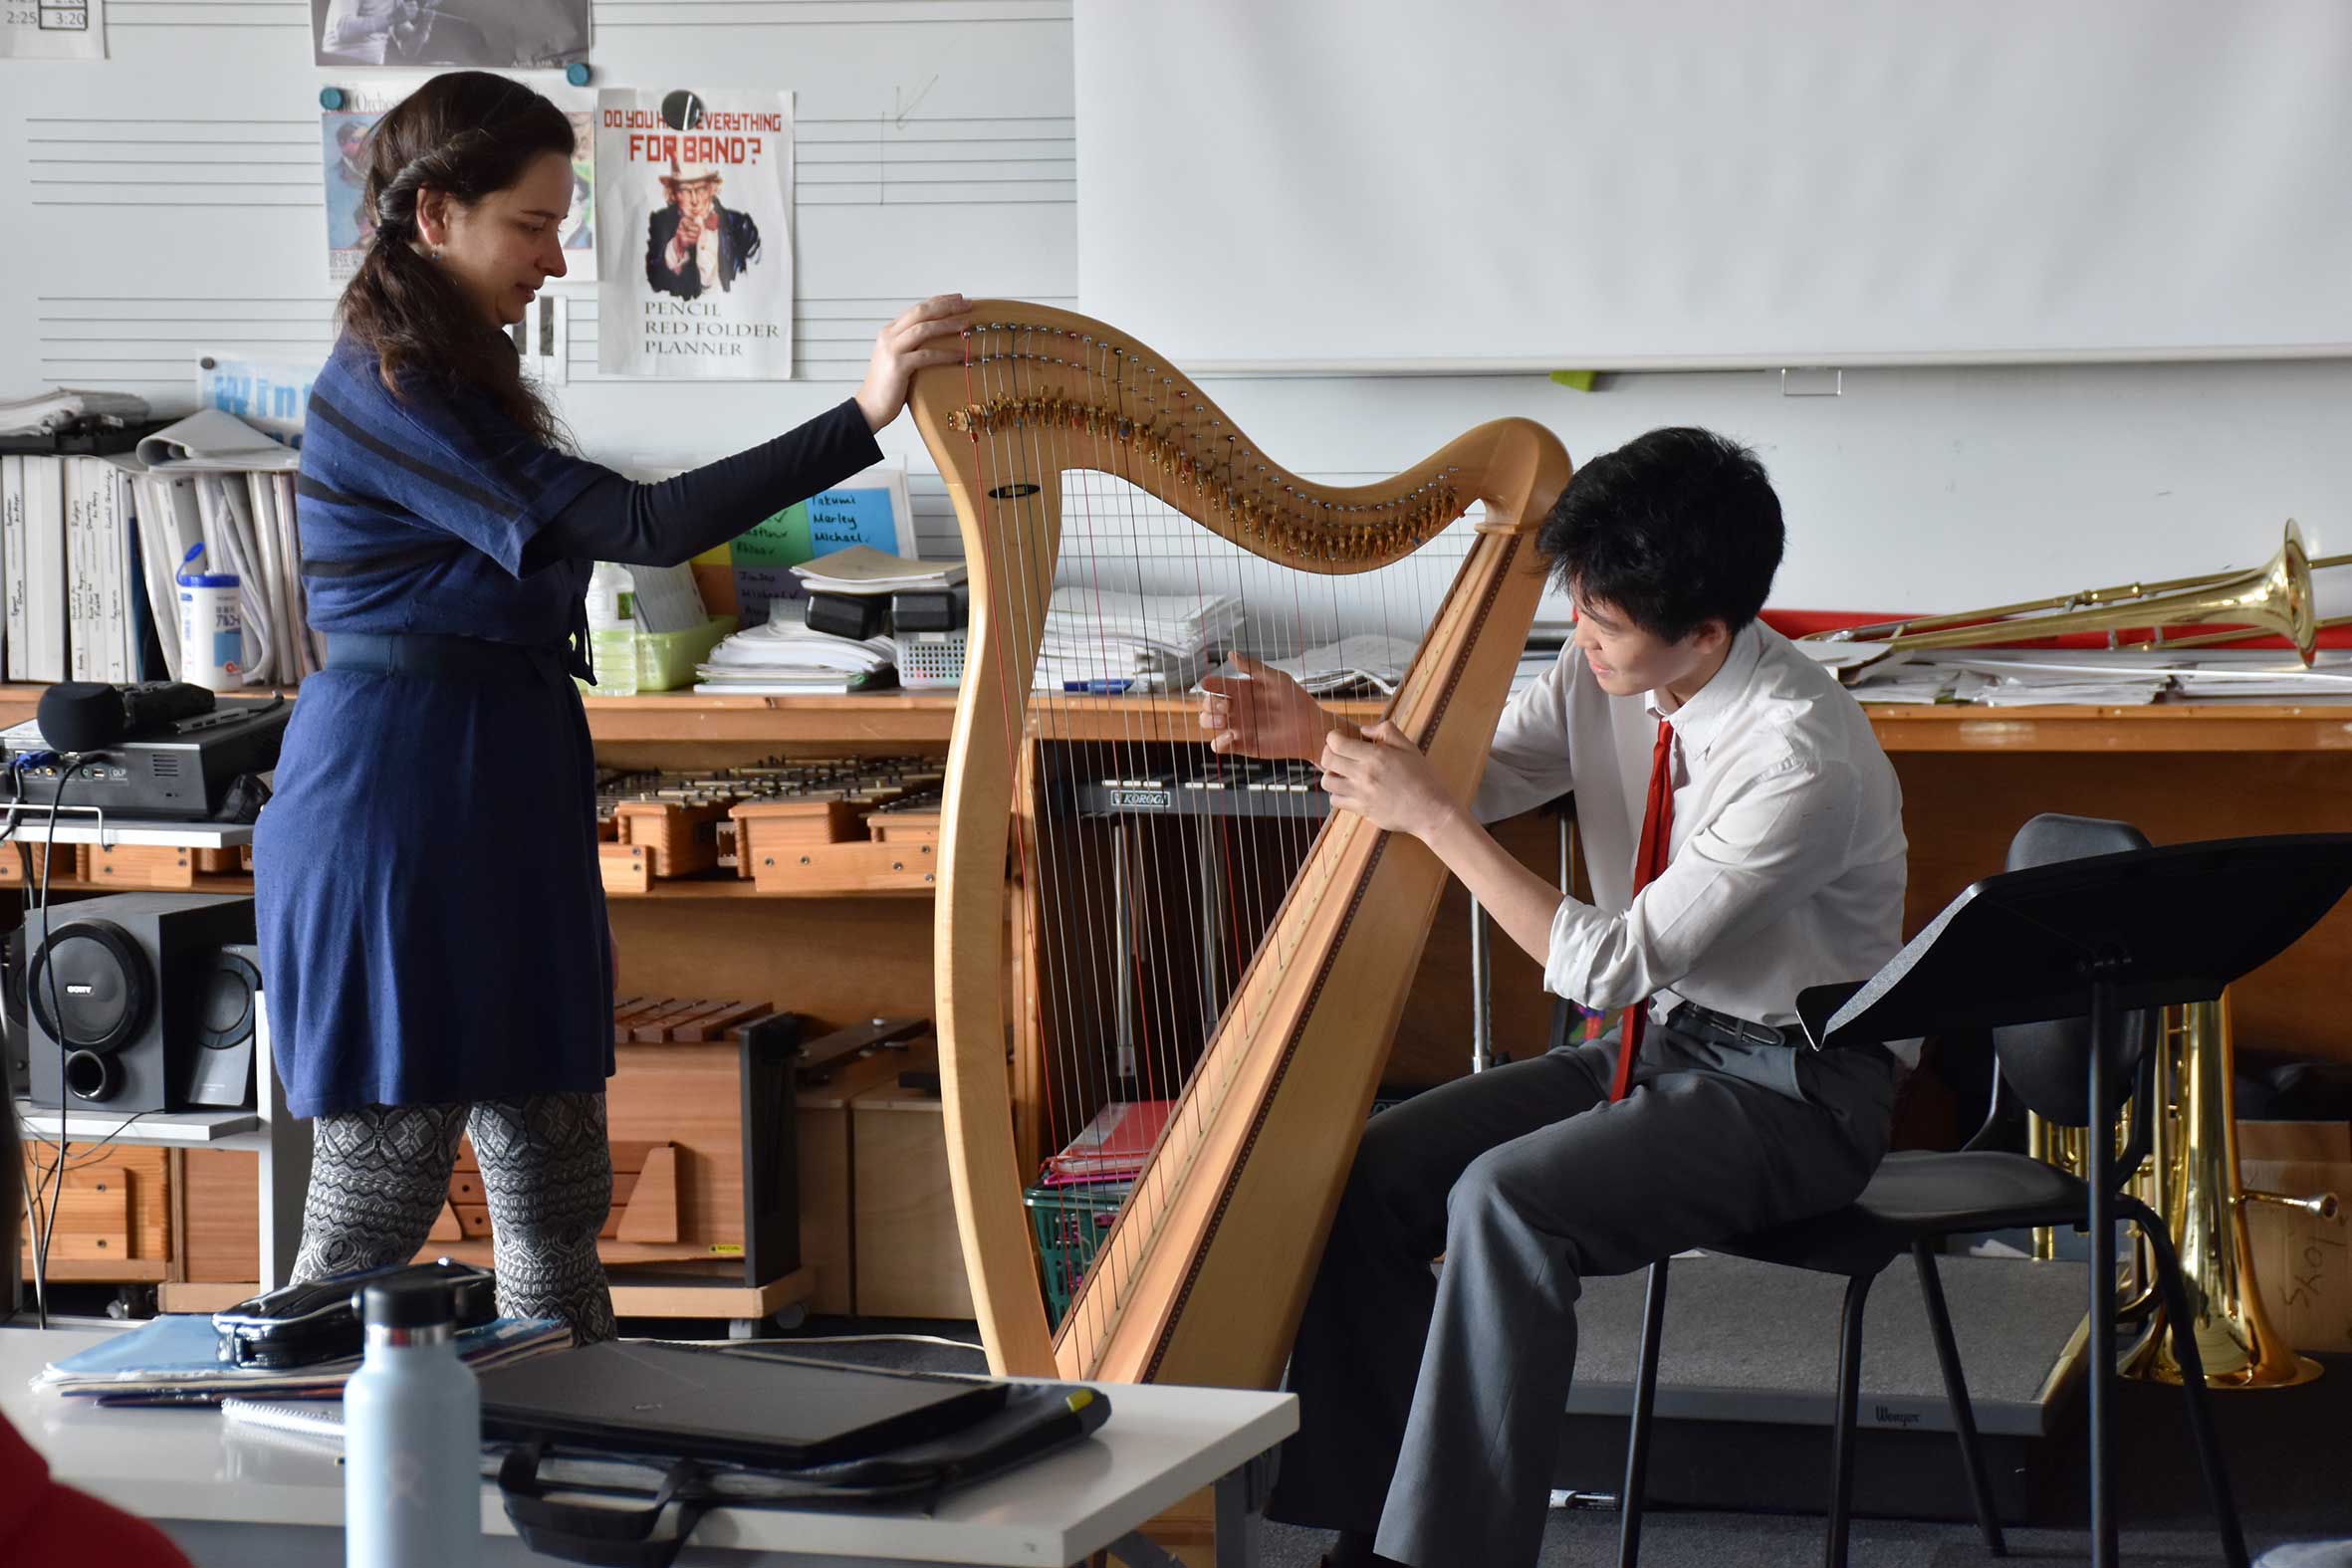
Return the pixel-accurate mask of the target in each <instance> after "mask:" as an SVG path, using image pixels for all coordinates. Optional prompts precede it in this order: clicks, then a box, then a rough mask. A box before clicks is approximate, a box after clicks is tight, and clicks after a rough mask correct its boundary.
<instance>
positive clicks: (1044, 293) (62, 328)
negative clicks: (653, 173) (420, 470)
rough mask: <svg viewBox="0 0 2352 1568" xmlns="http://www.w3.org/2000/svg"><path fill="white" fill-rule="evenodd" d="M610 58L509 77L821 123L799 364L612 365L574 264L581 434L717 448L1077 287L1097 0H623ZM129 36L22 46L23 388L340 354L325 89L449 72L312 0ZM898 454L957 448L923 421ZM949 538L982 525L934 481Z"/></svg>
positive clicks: (142, 379) (2, 105)
mask: <svg viewBox="0 0 2352 1568" xmlns="http://www.w3.org/2000/svg"><path fill="white" fill-rule="evenodd" d="M593 15H594V28H595V38H594V44H593V47H592V50H591V53H590V55H589V64H590V65H591V67H592V70H593V73H594V79H593V80H592V81H591V82H590V83H589V85H588V87H586V88H572V87H569V86H568V85H567V84H566V83H565V80H564V78H563V76H562V75H561V74H560V73H558V72H554V71H522V72H514V73H509V74H510V75H513V76H515V77H516V78H517V79H518V80H520V81H523V82H526V83H528V84H529V85H530V86H531V87H533V88H536V89H537V90H539V91H540V92H542V93H545V94H547V95H548V96H549V97H550V98H552V99H553V100H554V101H555V102H556V103H557V104H558V105H559V106H560V107H563V108H567V109H585V108H588V107H589V106H590V105H591V104H592V103H593V100H594V95H595V93H596V90H597V89H598V88H602V87H665V88H666V87H671V86H689V87H709V88H756V89H761V90H767V91H784V92H790V93H791V94H793V96H794V105H795V117H796V121H797V124H798V136H797V143H798V145H797V158H796V164H797V170H798V176H799V177H798V181H797V184H796V197H797V200H796V212H795V218H794V225H793V229H794V233H793V242H794V253H795V254H794V272H795V276H796V285H797V287H796V298H795V312H794V314H795V322H794V332H793V338H794V365H793V377H792V378H791V379H790V380H773V381H733V380H731V381H707V382H695V383H690V384H688V383H679V382H674V381H667V382H665V381H653V380H645V379H633V378H628V377H621V376H607V375H603V374H600V373H599V372H598V371H597V370H596V367H595V366H596V348H595V344H596V298H595V285H594V284H592V283H583V282H579V281H577V280H575V281H558V282H553V283H551V284H550V285H549V286H548V289H547V290H546V291H545V292H546V293H547V294H549V295H551V296H555V297H559V298H561V299H563V300H564V301H565V303H566V306H567V311H566V328H567V337H568V342H569V379H568V380H567V381H566V382H565V383H564V384H562V385H560V386H554V387H552V388H550V397H551V400H552V401H553V402H554V404H555V405H556V408H557V411H558V413H559V414H560V416H561V417H562V419H563V421H564V423H565V426H566V428H567V429H568V430H569V431H570V432H571V433H572V436H573V438H574V440H575V442H576V443H577V445H578V447H579V449H580V450H581V451H582V452H584V453H586V454H587V455H588V456H590V457H593V458H594V459H596V460H597V461H600V462H605V463H612V464H616V465H619V466H622V467H624V468H629V469H642V470H646V471H652V470H665V469H675V468H679V467H684V466H688V465H691V464H696V463H703V462H708V461H710V460H712V459H714V458H718V457H722V456H724V455H726V454H727V453H730V452H735V451H739V450H741V449H743V448H744V447H747V446H751V445H754V444H756V443H758V442H760V441H764V440H767V439H769V438H770V437H772V436H775V435H778V434H780V433H782V432H783V431H785V430H789V429H791V428H792V427H793V426H794V425H796V424H798V423H800V422H801V421H802V420H805V419H808V418H811V417H813V416H815V415H817V414H820V413H822V412H823V411H824V410H825V409H827V408H829V407H831V406H832V405H833V404H835V403H838V402H839V401H840V400H841V399H843V398H845V397H847V396H848V395H849V394H850V392H851V391H852V390H854V389H855V387H856V385H857V382H858V380H859V379H860V378H861V377H862V376H863V374H864V371H865V363H866V357H867V354H868V352H869V351H870V349H871V345H872V341H873V336H874V333H875V331H876V330H877V329H878V328H879V327H880V326H881V325H882V323H884V322H885V321H887V320H889V319H890V318H891V317H892V316H894V315H896V314H897V313H898V312H899V311H900V310H901V309H903V308H904V307H905V306H906V305H907V304H909V303H911V302H912V301H914V300H917V299H920V298H922V297H924V296H926V295H930V294H935V293H940V292H944V291H948V290H960V291H962V292H964V293H966V294H971V295H1009V296H1015V297H1020V298H1033V299H1039V300H1045V301H1049V302H1054V303H1058V304H1062V305H1067V304H1070V303H1072V301H1073V299H1074V296H1075V293H1076V268H1077V264H1076V253H1075V245H1076V239H1075V219H1074V217H1073V215H1072V214H1073V210H1074V205H1075V199H1076V185H1075V153H1074V149H1073V144H1072V142H1073V137H1074V134H1075V132H1074V128H1073V121H1072V115H1071V105H1070V88H1069V79H1070V60H1069V3H1068V0H599V3H598V4H597V5H596V6H595V8H594V13H593ZM107 45H108V51H109V58H108V59H105V60H102V61H92V62H87V63H83V62H63V61H40V62H25V61H0V233H4V234H5V235H6V237H7V240H8V243H7V244H5V245H0V396H22V395H24V394H26V393H29V392H32V391H34V390H37V389H39V388H41V387H46V386H52V385H60V384H62V385H66V386H81V387H103V388H109V389H119V390H124V391H131V392H136V393H138V394H139V395H141V396H143V397H145V398H146V399H147V400H148V401H149V403H150V404H152V405H153V406H154V407H155V408H156V409H158V410H159V411H163V412H176V411H184V410H185V409H187V408H188V407H189V406H190V405H191V404H192V402H193V399H194V390H195V384H196V366H197V360H198V358H199V357H200V356H202V355H206V354H213V355H221V356H227V357H231V358H238V359H249V360H253V361H257V362H260V363H263V364H272V365H284V366H288V367H292V368H296V369H301V368H305V367H310V368H315V367H316V366H317V365H318V364H320V363H321V362H322V361H323V360H324V359H325V357H326V354H327V351H328V348H329V346H330V345H331V344H332V342H333V340H334V334H335V328H334V324H333V319H332V318H333V312H334V308H335V301H336V293H337V285H336V284H335V283H333V282H332V281H331V280H330V278H329V276H328V271H327V265H326V239H325V237H326V227H325V222H326V220H325V214H324V210H323V204H324V189H323V166H322V162H321V127H320V114H321V106H320V92H321V90H322V89H323V88H328V87H339V88H343V89H345V90H353V89H366V90H369V91H371V92H382V91H393V92H398V91H405V90H407V89H409V88H412V87H414V86H415V85H416V84H418V83H420V82H422V81H423V80H424V79H425V76H426V75H427V74H426V73H419V72H400V71H380V70H365V69H359V68H353V67H320V66H316V65H314V64H313V62H312V53H311V35H310V6H309V4H308V0H115V3H114V4H112V5H110V6H108V7H107ZM886 440H887V441H888V442H889V443H890V445H891V450H893V451H894V452H899V453H910V452H911V453H912V454H914V460H915V466H916V468H917V470H918V474H920V471H921V470H926V469H928V468H929V466H930V465H929V463H928V460H927V459H924V458H922V457H921V456H920V452H921V448H920V443H919V442H918V441H916V439H915V438H914V435H913V432H912V429H911V427H910V426H906V425H901V426H900V427H898V428H896V429H894V430H893V431H892V432H890V433H888V435H887V436H886ZM915 489H916V491H917V500H916V507H917V512H918V520H919V521H921V522H923V523H924V526H925V531H926V537H935V538H939V539H943V540H946V541H952V540H953V539H954V537H955V530H954V525H953V522H952V520H950V518H949V516H948V511H947V505H946V499H945V493H944V491H943V490H941V489H940V488H939V486H938V481H937V480H936V479H935V478H930V477H928V476H927V475H925V476H921V478H920V479H919V481H918V483H917V485H916V486H915Z"/></svg>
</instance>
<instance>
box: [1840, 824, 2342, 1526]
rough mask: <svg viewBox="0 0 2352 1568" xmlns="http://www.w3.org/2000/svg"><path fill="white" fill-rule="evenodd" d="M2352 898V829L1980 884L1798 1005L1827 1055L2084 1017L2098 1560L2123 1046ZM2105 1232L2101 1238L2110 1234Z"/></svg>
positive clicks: (2144, 853)
mask: <svg viewBox="0 0 2352 1568" xmlns="http://www.w3.org/2000/svg"><path fill="white" fill-rule="evenodd" d="M2348 888H2352V833H2296V834H2280V835H2275V836H2270V837H2262V838H2225V839H2215V840H2211V841H2209V842H2204V843H2194V844H2171V845H2167V846H2164V847H2162V848H2156V849H2135V850H2131V851H2128V852H2126V853H2124V854H2117V855H2097V856H2093V857H2091V858H2089V859H2084V860H2065V861H2060V862H2058V863H2056V864H2053V865H2046V866H2035V867H2032V868H2030V869H2027V870H2023V871H2009V872H2004V873H2003V874H2001V875H1999V876H1992V877H1987V878H1985V879H1984V880H1983V881H1981V882H1976V883H1973V884H1971V885H1970V886H1969V887H1968V888H1967V889H1966V890H1965V891H1963V892H1962V893H1961V895H1960V897H1958V898H1956V899H1954V900H1953V901H1952V902H1951V904H1950V905H1948V906H1947V907H1946V908H1945V910H1944V912H1943V913H1942V914H1940V915H1938V916H1937V917H1936V918H1935V919H1934V920H1933V921H1932V922H1930V923H1929V925H1928V927H1927V929H1926V930H1924V931H1922V932H1920V934H1919V935H1918V936H1916V937H1914V938H1912V939H1911V941H1910V942H1909V943H1908V944H1906V945H1905V947H1904V949H1903V951H1902V952H1900V953H1898V954H1896V955H1895V956H1894V958H1892V959H1890V960H1889V961H1888V962H1887V964H1886V966H1885V967H1884V968H1883V969H1881V970H1880V971H1879V972H1878V973H1877V974H1876V975H1874V976H1872V977H1871V978H1870V979H1869V980H1868V981H1866V982H1864V983H1863V984H1862V985H1861V986H1859V987H1856V986H1852V985H1843V986H1819V987H1814V988H1813V989H1811V990H1808V991H1806V992H1804V993H1803V994H1802V995H1801V996H1799V997H1798V999H1797V1013H1798V1016H1799V1017H1800V1018H1802V1019H1803V1021H1804V1025H1805V1032H1806V1034H1807V1035H1808V1036H1809V1037H1810V1038H1811V1040H1812V1042H1813V1044H1814V1045H1815V1047H1817V1048H1827V1047H1831V1046H1838V1045H1850V1044H1877V1043H1882V1042H1884V1041H1887V1040H1897V1039H1908V1038H1910V1037H1912V1036H1914V1035H1920V1034H1937V1033H1944V1032H1948V1031H1951V1030H1954V1029H1965V1028H1993V1027H1997V1026H1999V1025H2001V1024H2008V1023H2036V1022H2041V1021H2044V1020H2047V1019H2053V1018H2076V1017H2081V1016H2083V1015H2085V1014H2086V1013H2087V1014H2088V1015H2089V1017H2090V1020H2091V1044H2090V1051H2089V1055H2090V1085H2089V1088H2090V1097H2089V1107H2090V1109H2089V1116H2090V1126H2091V1128H2092V1132H2091V1134H2090V1135H2089V1136H2087V1137H2086V1138H2085V1139H2084V1140H2083V1142H2084V1144H2085V1146H2086V1147H2087V1148H2088V1150H2089V1157H2090V1170H2089V1171H2088V1172H2087V1173H2085V1180H2086V1182H2087V1183H2088V1185H2089V1187H2090V1214H2089V1222H2090V1235H2091V1267H2090V1280H2091V1291H2090V1293H2091V1303H2090V1401H2091V1420H2090V1426H2091V1432H2092V1435H2093V1436H2092V1443H2091V1486H2090V1493H2091V1560H2092V1562H2093V1563H2095V1564H2098V1565H2099V1568H2109V1565H2112V1564H2113V1563H2114V1562H2115V1560H2116V1549H2117V1540H2116V1529H2117V1520H2116V1517H2115V1508H2114V1496H2115V1472H2114V1454H2113V1451H2112V1448H2111V1446H2110V1444H2109V1443H2108V1442H2107V1441H2106V1439H2107V1435H2108V1432H2109V1424H2108V1421H2107V1411H2108V1403H2109V1400H2110V1397H2111V1393H2112V1389H2113V1385H2114V1380H2115V1269H2114V1267H2113V1264H2112V1248H2113V1245H2114V1235H2115V1185H2116V1177H2115V1175H2114V1174H2113V1172H2112V1171H2111V1170H2110V1166H2111V1163H2112V1160H2113V1142H2114V1140H2113V1138H2112V1136H2111V1134H2107V1135H2103V1134H2105V1133H2106V1130H2107V1129H2110V1128H2111V1127H2112V1117H2113V1114H2114V1104H2115V1095H2114V1093H2113V1090H2112V1084H2111V1081H2110V1080H2111V1077H2112V1074H2113V1068H2114V1063H2113V1059H2112V1044H2111V1040H2112V1038H2113V1037H2114V1036H2115V1035H2116V1034H2117V1033H2118V1032H2119V1029H2120V1025H2121V1022H2122V1018H2123V1014H2124V1013H2125V1012H2126V1011H2128V1010H2131V1009H2135V1008H2162V1007H2171V1006H2176V1005H2178V1004H2181V1003H2190V1002H2211V1001H2214V1000H2215V999H2217V998H2219V997H2220V996H2221V994H2222V988H2223V987H2225V986H2227V985H2229V984H2230V983H2231V982H2232V981H2234V980H2236V979H2237V978H2238V977H2239V976H2241V975H2243V974H2245V973H2246V972H2247V971H2249V970H2252V969H2255V968H2257V967H2259V966H2260V965H2262V964H2265V963H2267V962H2269V961H2270V960H2271V959H2272V958H2274V957H2276V956H2277V955H2278V954H2279V953H2281V952H2283V951H2284V950H2285V949H2287V948H2288V947H2290V946H2292V945H2293V944H2294V942H2295V941H2296V939H2298V938H2299V937H2301V936H2302V935H2303V933H2304V932H2306V931H2308V930H2310V929H2311V927H2312V926H2313V925H2315V924H2317V923H2318V921H2319V919H2320V917H2321V916H2323V915H2325V914H2326V913H2327V912H2328V911H2329V910H2330V909H2332V908H2334V907H2335V905H2336V903H2337V901H2338V900H2340V899H2341V898H2342V897H2343V896H2344V893H2345V891H2346V890H2347V889H2348ZM2102 1238H2104V1239H2102Z"/></svg>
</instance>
